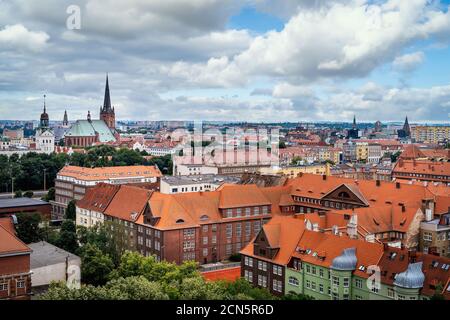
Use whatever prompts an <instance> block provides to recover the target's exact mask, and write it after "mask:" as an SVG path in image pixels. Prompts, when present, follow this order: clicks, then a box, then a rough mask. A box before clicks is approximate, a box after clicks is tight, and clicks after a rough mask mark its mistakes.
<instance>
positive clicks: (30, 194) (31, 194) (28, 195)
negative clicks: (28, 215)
mask: <svg viewBox="0 0 450 320" xmlns="http://www.w3.org/2000/svg"><path fill="white" fill-rule="evenodd" d="M33 195H34V192H33V191H30V190H28V191H26V192H25V193H24V194H23V196H24V197H26V198H33Z"/></svg>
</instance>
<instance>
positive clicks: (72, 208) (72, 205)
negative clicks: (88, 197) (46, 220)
mask: <svg viewBox="0 0 450 320" xmlns="http://www.w3.org/2000/svg"><path fill="white" fill-rule="evenodd" d="M65 218H66V219H70V220H73V221H75V219H76V218H77V208H76V200H71V201H70V202H69V203H68V204H67V208H66V216H65Z"/></svg>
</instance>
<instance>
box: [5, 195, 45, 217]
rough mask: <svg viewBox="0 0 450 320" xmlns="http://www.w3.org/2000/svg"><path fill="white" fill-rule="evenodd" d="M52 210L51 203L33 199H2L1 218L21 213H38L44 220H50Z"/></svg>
mask: <svg viewBox="0 0 450 320" xmlns="http://www.w3.org/2000/svg"><path fill="white" fill-rule="evenodd" d="M51 208H52V207H51V205H50V203H48V202H45V201H42V200H38V199H33V198H26V197H24V198H14V199H0V218H1V217H9V216H11V215H13V214H17V213H20V212H24V213H35V212H38V213H40V214H41V215H42V217H43V218H47V219H49V218H50V216H51Z"/></svg>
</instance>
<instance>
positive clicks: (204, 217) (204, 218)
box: [200, 214, 209, 221]
mask: <svg viewBox="0 0 450 320" xmlns="http://www.w3.org/2000/svg"><path fill="white" fill-rule="evenodd" d="M208 219H209V217H208V216H207V215H206V214H204V215H202V216H201V217H200V220H201V221H205V220H208Z"/></svg>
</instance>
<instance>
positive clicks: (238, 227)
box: [236, 223, 242, 237]
mask: <svg viewBox="0 0 450 320" xmlns="http://www.w3.org/2000/svg"><path fill="white" fill-rule="evenodd" d="M241 235H242V224H241V223H236V237H240V236H241Z"/></svg>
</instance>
